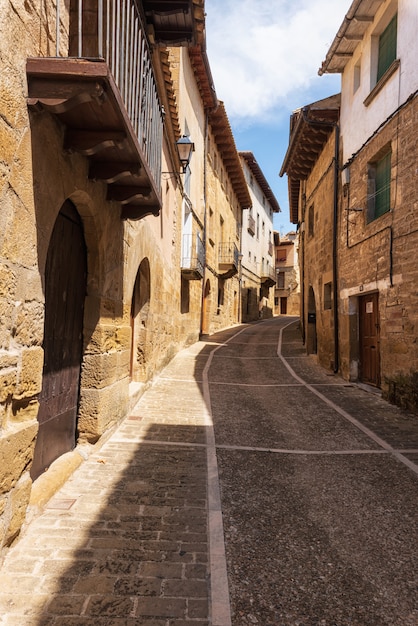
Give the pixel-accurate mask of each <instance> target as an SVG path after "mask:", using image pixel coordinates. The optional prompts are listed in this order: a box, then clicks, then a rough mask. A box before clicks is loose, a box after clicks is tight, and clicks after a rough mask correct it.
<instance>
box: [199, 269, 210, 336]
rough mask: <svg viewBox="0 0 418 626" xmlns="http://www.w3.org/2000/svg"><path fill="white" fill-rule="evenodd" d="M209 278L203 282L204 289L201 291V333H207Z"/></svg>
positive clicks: (208, 320) (208, 321) (208, 322)
mask: <svg viewBox="0 0 418 626" xmlns="http://www.w3.org/2000/svg"><path fill="white" fill-rule="evenodd" d="M210 293H211V291H210V280H209V279H207V281H206V283H205V290H204V292H203V306H202V331H201V332H202V335H208V334H209V324H210Z"/></svg>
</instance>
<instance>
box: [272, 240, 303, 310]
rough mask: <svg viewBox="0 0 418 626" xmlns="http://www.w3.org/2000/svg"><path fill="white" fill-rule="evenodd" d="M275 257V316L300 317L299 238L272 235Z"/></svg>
mask: <svg viewBox="0 0 418 626" xmlns="http://www.w3.org/2000/svg"><path fill="white" fill-rule="evenodd" d="M274 246H275V257H276V264H275V267H276V286H275V289H274V314H275V315H300V274H299V260H298V249H299V237H298V235H297V233H295V232H291V233H287V235H284V236H283V237H281V236H280V235H279V233H277V232H275V233H274Z"/></svg>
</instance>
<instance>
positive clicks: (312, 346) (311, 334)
mask: <svg viewBox="0 0 418 626" xmlns="http://www.w3.org/2000/svg"><path fill="white" fill-rule="evenodd" d="M306 350H307V353H308V354H316V353H317V336H316V302H315V292H314V290H313V287H309V294H308V323H307V333H306Z"/></svg>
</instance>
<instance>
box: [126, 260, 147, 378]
mask: <svg viewBox="0 0 418 626" xmlns="http://www.w3.org/2000/svg"><path fill="white" fill-rule="evenodd" d="M150 298H151V274H150V265H149V261H148V259H147V258H145V259H143V260H142V262H141V264H140V266H139V269H138V273H137V275H136V279H135V285H134V290H133V295H132V304H131V330H132V335H131V337H132V343H131V372H130V374H131V381H133V382H145V381H146V362H147V320H148V314H149V307H150Z"/></svg>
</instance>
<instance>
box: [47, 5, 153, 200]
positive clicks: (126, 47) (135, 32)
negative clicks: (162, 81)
mask: <svg viewBox="0 0 418 626" xmlns="http://www.w3.org/2000/svg"><path fill="white" fill-rule="evenodd" d="M70 6H71V8H70V14H69V46H68V54H65V53H64V54H63V50H65V48H66V45H65V43H66V41H65V40H66V37H65V38H64V36H63V34H62V33H65V32H66V28H65V18H68V8H67V7H68V0H57V5H56V42H55V43H56V45H55V54H56V56H57V57H63V56H64V57H71V58H83V59H89V60H101V61H105V62H106V63H107V65H108V67H109V70H110V72H111V74H112V76H113V78H114V80H115V83H116V85H117V87H118V89H119V91H120V94H121V97H122V100H123V103H124V105H125V108H126V111H127V113H128V116H129V119H130V122H131V124H132V127H133V129H134V131H135V135H136V136H137V138H138V142H139V145H140V147H141V149H142V151H143V153H144V156H145V158H146V161H147V164H148V166H149V168H150V170H151V173H152V175H153V177H154V180H155V182H156V184H157V188H159V187H160V183H161V152H162V136H163V111H162V107H161V104H160V101H159V97H158V93H157V83H156V80H155V76H154V72H153V69H152V64H151V54H150V50H149V47H148V41H147V38H146V29H145V27H144V25H143V23H142V19H141V16H140V13H139V9H138V5H137V2H136V1H135V0H73V1H71V2H70ZM62 40H64V41H62Z"/></svg>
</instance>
